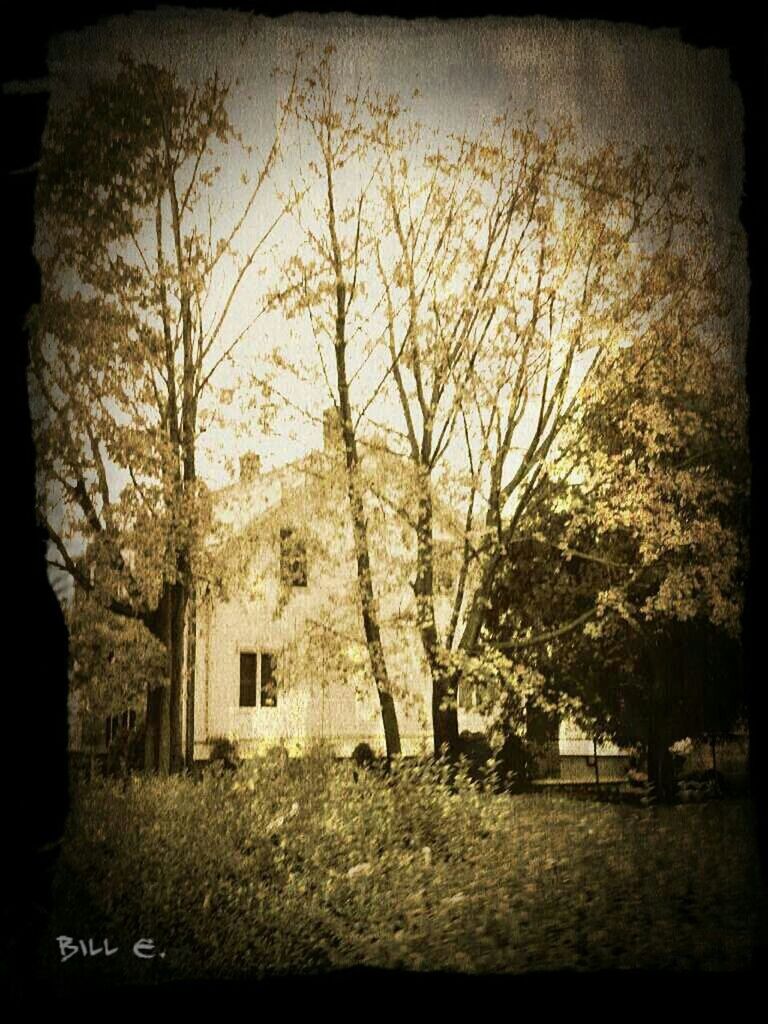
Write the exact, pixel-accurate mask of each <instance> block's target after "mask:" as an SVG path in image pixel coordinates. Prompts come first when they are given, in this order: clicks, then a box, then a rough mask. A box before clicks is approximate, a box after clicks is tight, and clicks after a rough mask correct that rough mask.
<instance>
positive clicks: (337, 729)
mask: <svg viewBox="0 0 768 1024" xmlns="http://www.w3.org/2000/svg"><path fill="white" fill-rule="evenodd" d="M330 413H331V414H333V415H330V414H326V417H325V423H324V443H323V448H322V450H319V451H314V452H311V453H310V454H309V455H307V456H306V457H304V458H302V459H300V460H298V461H297V462H293V463H291V464H290V465H287V466H283V467H281V468H279V469H275V470H272V471H270V472H261V470H260V464H259V459H258V456H256V455H254V454H249V455H246V456H244V457H243V458H242V459H241V463H240V479H239V481H238V482H237V483H236V484H233V485H232V486H230V487H227V488H224V489H223V490H221V491H218V492H216V493H215V494H214V495H213V503H214V518H215V522H216V527H215V530H214V532H213V534H212V536H211V539H210V541H209V545H208V550H209V552H210V557H211V565H212V566H213V568H212V570H211V582H210V583H209V584H207V585H206V584H203V585H202V586H201V587H199V588H198V599H197V607H196V614H195V619H196V622H195V632H194V638H195V640H194V644H193V645H192V647H193V649H194V653H193V654H192V655H191V658H192V664H193V666H194V712H193V714H192V715H191V717H192V718H193V719H194V757H195V759H196V760H199V759H205V758H207V757H208V756H209V755H210V752H211V746H212V743H213V742H214V741H215V740H217V739H220V738H226V739H229V740H230V741H232V742H234V743H236V745H237V748H238V751H239V752H240V753H241V754H242V755H245V756H247V755H248V754H250V753H257V752H261V751H264V750H265V749H267V748H269V747H270V746H274V745H277V744H282V745H284V746H286V747H287V749H288V750H289V751H291V752H293V753H298V752H300V751H301V750H304V749H306V748H307V747H308V745H310V744H311V743H312V742H315V741H324V742H326V743H328V744H330V745H331V746H332V747H333V749H334V750H335V751H336V752H337V753H338V754H339V755H349V754H351V753H352V751H353V750H354V748H355V747H356V746H357V745H358V744H359V743H367V744H369V745H370V747H371V748H372V749H373V750H374V751H375V752H377V753H380V752H383V750H384V735H383V728H382V723H381V713H380V709H379V703H378V696H377V694H376V690H375V686H374V683H373V679H372V675H371V672H370V668H369V663H368V652H367V648H366V646H365V643H364V639H363V630H362V622H361V615H360V610H359V597H358V589H357V588H358V584H357V567H356V560H355V555H354V545H353V537H352V528H351V522H350V516H349V511H348V498H347V491H346V470H345V466H344V462H343V451H342V447H341V438H340V431H339V430H338V429H337V428H336V426H335V420H334V415H335V413H334V412H333V410H331V411H330ZM363 462H364V466H363V470H362V471H363V472H364V473H366V474H367V475H368V483H369V484H371V487H372V489H373V490H374V491H377V492H380V493H377V494H374V495H369V506H368V508H367V515H368V524H369V542H370V548H371V561H372V564H373V569H374V586H375V590H376V595H377V599H378V602H379V607H378V613H379V619H380V624H381V632H382V643H383V646H384V651H385V655H386V660H387V667H388V671H389V675H390V682H391V686H392V691H393V695H394V697H395V702H396V706H397V713H398V724H399V728H400V737H401V745H402V750H403V753H404V754H418V753H422V752H426V751H428V750H430V749H431V745H432V728H431V685H430V679H429V673H428V669H427V666H426V662H425V660H424V658H423V654H422V651H421V644H420V640H419V636H418V633H417V632H416V630H415V624H414V611H415V606H414V598H413V592H412V589H411V586H410V584H409V582H408V578H409V569H410V571H411V573H412V552H411V551H410V548H409V545H410V543H411V538H410V536H409V531H408V530H401V529H400V527H399V525H398V522H397V518H396V516H395V515H394V514H393V513H392V511H391V508H387V506H386V501H387V500H393V499H395V500H396V492H397V488H398V486H399V484H398V481H399V477H400V475H401V474H402V471H403V465H402V463H401V461H400V460H398V459H397V458H396V457H395V456H393V455H391V454H390V453H387V452H384V451H380V452H370V451H367V452H366V454H365V455H364V457H363ZM369 490H370V489H369V488H368V487H366V491H367V492H368V491H369ZM444 547H447V545H444ZM436 548H437V555H436V557H437V558H438V559H439V558H440V551H441V550H442V548H441V545H440V538H439V537H438V543H437V544H436ZM440 578H441V580H443V583H444V584H445V589H446V594H445V597H444V598H438V605H439V606H441V610H442V612H443V613H444V614H446V615H447V614H448V608H449V604H448V600H449V599H448V595H447V586H448V584H449V583H450V582H451V581H450V580H448V579H447V577H446V572H445V567H441V572H440ZM479 724H480V719H479V715H478V714H477V713H476V712H474V711H472V710H465V711H462V713H461V722H460V725H461V727H462V728H477V727H478V726H479Z"/></svg>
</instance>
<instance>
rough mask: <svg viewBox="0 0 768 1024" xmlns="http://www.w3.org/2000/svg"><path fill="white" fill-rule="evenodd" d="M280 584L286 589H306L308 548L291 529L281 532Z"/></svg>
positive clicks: (284, 528)
mask: <svg viewBox="0 0 768 1024" xmlns="http://www.w3.org/2000/svg"><path fill="white" fill-rule="evenodd" d="M280 582H281V583H282V584H283V585H284V586H286V587H306V585H307V548H306V545H305V544H304V541H303V540H300V539H299V538H298V537H297V536H296V531H295V530H292V529H291V528H290V527H287V526H286V527H283V528H282V529H281V530H280Z"/></svg>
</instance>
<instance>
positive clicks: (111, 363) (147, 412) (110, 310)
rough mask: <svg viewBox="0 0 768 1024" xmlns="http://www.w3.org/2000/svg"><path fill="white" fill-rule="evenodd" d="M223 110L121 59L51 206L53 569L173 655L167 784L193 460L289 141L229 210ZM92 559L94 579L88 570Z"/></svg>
mask: <svg viewBox="0 0 768 1024" xmlns="http://www.w3.org/2000/svg"><path fill="white" fill-rule="evenodd" d="M227 94H228V87H227V86H226V85H225V84H224V83H222V81H221V80H220V78H219V76H218V74H213V75H212V76H210V77H208V78H206V79H205V80H204V81H202V82H200V83H198V84H195V85H185V84H183V83H180V82H179V81H178V80H177V78H176V76H175V75H174V74H173V73H172V72H171V71H169V70H167V69H165V68H161V67H155V66H152V65H149V64H141V63H136V62H135V61H134V60H132V59H131V58H128V57H126V58H124V59H123V60H122V62H121V67H120V69H119V71H118V72H117V74H116V75H115V76H114V77H113V78H110V79H102V80H98V81H93V82H91V84H90V85H89V87H88V89H87V92H86V94H85V95H83V96H80V97H78V98H76V99H75V100H74V101H73V102H72V103H71V104H70V105H68V106H66V107H64V108H63V109H60V110H58V111H57V112H56V115H55V117H52V119H51V122H50V124H49V126H48V129H47V132H46V137H45V140H44V152H43V159H42V165H41V171H40V179H39V188H38V217H39V220H38V238H37V255H38V259H39V261H40V264H41V268H42V300H41V303H40V306H39V307H38V308H37V309H36V310H35V311H33V315H32V316H31V320H30V326H31V344H30V354H31V365H30V390H31V395H32V402H31V407H32V414H33V421H34V429H35V442H36V446H37V467H38V481H39V483H38V498H39V502H38V504H39V512H40V515H41V517H42V519H43V522H44V524H45V526H46V528H47V530H48V535H49V537H50V540H51V546H52V550H53V551H54V553H55V556H54V557H53V558H52V559H51V565H52V566H53V567H54V568H55V569H56V570H57V571H63V572H66V573H68V574H69V575H70V576H72V578H73V579H74V580H75V581H76V582H77V584H78V585H79V586H80V587H81V588H82V589H83V590H85V591H89V592H92V593H93V594H94V596H96V597H97V598H98V599H99V600H100V601H101V603H102V604H103V606H104V607H105V608H106V609H108V610H109V611H111V612H114V613H116V614H119V615H122V616H124V617H129V618H136V619H138V620H140V621H142V622H143V623H144V624H145V625H146V626H147V627H148V628H149V629H150V631H151V632H152V633H153V634H154V635H155V636H156V637H158V638H159V639H160V640H161V641H162V643H163V644H164V645H165V647H166V650H167V652H168V660H169V665H168V676H169V679H170V685H169V687H168V688H153V689H152V691H151V693H150V694H149V695H148V726H149V728H148V742H149V744H150V745H151V746H152V747H153V748H154V753H153V757H152V758H151V760H153V761H154V764H155V767H158V768H161V769H162V770H165V771H167V770H169V769H172V770H178V769H179V768H180V767H181V765H182V763H183V760H184V732H183V723H182V693H183V683H184V678H183V677H184V664H185V635H186V631H187V629H188V615H189V609H190V602H191V601H192V599H193V593H194V580H195V568H196V565H195V563H196V558H197V553H198V551H199V547H200V545H199V541H200V538H201V537H202V535H203V534H204V531H205V528H206V501H205V487H204V486H203V485H202V484H201V482H200V481H199V480H198V471H197V448H198V442H199V438H200V435H201V434H202V432H204V431H205V430H206V429H207V427H209V426H210V425H211V423H212V422H213V421H214V420H215V417H216V408H215V405H214V404H213V403H211V402H210V398H212V397H214V386H213V385H214V376H215V374H216V371H217V370H218V369H219V367H221V366H222V364H223V363H225V362H226V361H227V360H229V359H230V357H231V353H232V351H233V349H234V347H235V346H236V345H237V344H238V343H239V342H240V340H241V338H242V337H243V336H244V335H245V334H246V333H247V331H248V328H249V327H250V324H249V325H247V326H246V327H245V328H243V329H242V330H241V331H239V332H238V333H237V334H235V335H234V336H233V334H232V331H231V330H230V329H229V327H228V323H229V319H228V317H229V314H230V311H231V308H232V304H233V302H234V300H235V297H236V295H237V293H238V292H239V291H240V289H241V286H242V284H243V282H244V281H245V280H247V279H248V276H249V271H250V270H251V268H252V267H253V265H254V261H255V259H256V257H257V256H258V255H259V253H260V252H261V251H262V250H263V249H264V246H265V244H266V242H267V240H268V239H269V237H270V235H271V233H272V230H273V228H274V223H273V224H272V225H269V226H267V228H266V230H263V231H262V232H260V233H258V234H255V235H254V233H253V232H252V233H251V239H250V240H249V242H248V244H247V247H246V249H245V251H244V252H242V253H239V252H238V251H237V249H236V245H237V244H239V242H240V240H241V239H242V237H243V235H244V230H243V229H244V227H245V226H246V225H247V224H248V222H249V219H250V215H251V213H252V211H253V210H254V208H255V205H256V201H257V198H258V196H259V193H260V192H261V190H262V187H263V185H264V182H265V181H266V180H267V177H268V175H269V174H270V172H271V170H272V168H273V167H274V164H275V161H276V160H277V158H278V153H279V146H280V126H279V125H278V128H277V131H276V135H275V139H274V142H273V144H272V146H271V148H270V149H269V151H268V152H267V154H266V156H264V157H263V159H262V161H261V163H260V164H259V166H258V169H257V173H256V177H255V181H254V182H253V183H252V184H251V185H249V186H248V190H247V194H246V197H245V199H244V201H243V203H242V206H241V207H240V209H239V212H236V213H235V214H234V216H232V215H231V213H228V212H225V211H222V210H221V209H220V208H218V209H217V203H216V194H215V185H216V182H217V180H218V178H219V176H220V173H221V165H222V160H223V156H222V154H223V153H225V152H227V150H228V148H231V146H232V145H233V144H234V143H238V142H239V143H240V144H241V145H243V144H242V140H241V138H240V136H239V135H238V133H237V132H236V131H235V129H234V126H233V125H232V123H231V121H230V119H229V116H228V113H227V109H226V100H227ZM244 148H245V153H246V156H247V157H250V156H251V151H250V149H249V148H247V147H244ZM246 180H247V179H246ZM220 205H221V204H218V206H219V207H220ZM217 213H218V218H217ZM279 217H280V214H278V219H279ZM206 399H208V400H209V401H206ZM95 541H97V542H98V544H97V546H96V549H94V550H95V552H96V553H95V557H96V558H97V560H98V563H99V567H98V572H97V573H96V575H95V579H91V578H90V577H89V576H87V575H85V574H83V572H82V571H81V569H80V567H79V566H78V562H77V560H76V557H75V556H76V553H77V548H78V546H79V547H84V546H87V547H89V549H90V547H91V546H93V544H94V542H95ZM188 699H189V700H190V701H191V700H193V694H192V693H191V692H190V693H189V694H188ZM190 744H191V735H188V736H187V751H186V753H187V757H190V756H191V746H190Z"/></svg>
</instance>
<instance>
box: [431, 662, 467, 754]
mask: <svg viewBox="0 0 768 1024" xmlns="http://www.w3.org/2000/svg"><path fill="white" fill-rule="evenodd" d="M460 678H461V676H460V673H458V672H452V673H450V674H443V675H436V676H433V679H432V728H433V731H434V742H435V756H436V757H440V756H441V755H446V756H447V757H448V758H450V760H452V761H454V760H456V759H457V758H458V756H459V708H458V701H457V696H458V687H459V681H460Z"/></svg>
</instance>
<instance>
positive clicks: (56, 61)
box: [49, 8, 743, 485]
mask: <svg viewBox="0 0 768 1024" xmlns="http://www.w3.org/2000/svg"><path fill="white" fill-rule="evenodd" d="M331 41H332V42H333V43H334V44H335V45H336V47H337V66H338V67H340V68H343V69H344V74H346V75H347V76H348V79H349V82H350V83H351V82H352V81H354V80H355V79H356V78H357V77H358V76H363V77H365V78H366V79H368V80H369V81H370V82H371V84H372V86H373V87H374V88H378V89H380V90H382V91H383V92H397V93H400V94H401V95H402V96H404V97H410V96H412V94H413V92H414V90H415V89H418V90H419V92H420V94H421V95H420V98H419V99H418V101H414V106H413V109H414V114H415V115H416V116H418V117H419V119H420V120H421V121H423V122H424V123H426V124H429V125H430V126H431V127H435V128H439V129H441V130H448V131H463V130H465V129H467V128H470V127H472V126H474V125H476V124H477V123H478V122H479V121H480V120H482V119H483V118H491V117H492V116H493V115H494V114H497V113H500V112H501V111H502V110H503V109H505V108H507V107H511V109H512V110H513V111H514V112H516V113H520V114H523V113H524V112H525V111H526V110H528V109H531V110H533V111H534V112H535V113H536V114H537V115H538V116H539V117H542V118H551V119H555V118H557V117H559V116H566V117H569V118H570V119H571V120H572V121H573V123H574V125H575V126H576V129H577V131H578V133H579V135H580V137H581V138H582V139H583V141H584V143H585V145H586V146H591V145H593V144H599V143H604V142H608V141H613V142H616V143H618V144H621V145H624V144H630V143H638V144H642V143H647V144H649V145H651V146H653V147H659V146H662V145H665V144H667V143H669V144H673V145H674V144H682V145H685V146H690V147H692V148H694V149H695V150H696V151H698V152H699V153H701V154H702V156H703V157H704V158H705V168H704V171H703V178H702V181H701V186H702V191H703V196H704V199H705V202H707V204H708V205H709V206H710V208H711V209H712V210H713V211H715V212H716V214H717V216H718V220H719V222H720V223H721V224H722V225H723V227H724V228H730V227H733V226H735V225H736V224H737V223H738V203H739V197H740V193H741V182H742V173H743V162H742V161H743V158H742V141H741V134H742V111H741V102H740V97H739V94H738V90H737V88H736V87H735V85H734V84H733V83H732V82H731V81H730V76H729V67H728V58H727V54H726V53H725V52H723V51H719V50H712V49H709V50H699V49H696V48H694V47H691V46H689V45H685V44H683V43H681V42H680V41H679V39H678V38H677V36H676V34H675V33H674V32H668V31H651V30H648V29H644V28H637V27H633V26H616V25H610V24H605V23H583V22H573V23H568V22H558V21H549V20H539V19H524V20H517V19H497V18H484V19H478V20H476V21H432V20H422V21H409V22H406V21H399V20H396V19H390V18H364V17H358V16H352V15H340V16H339V15H325V16H324V15H289V16H284V17H281V18H276V19H266V18H260V17H253V16H250V15H245V14H239V13H228V12H222V11H215V12H214V11H208V12H204V11H197V10H196V11H184V10H181V9H179V8H167V9H162V8H161V9H160V10H159V11H156V12H153V13H137V14H133V15H130V16H124V17H118V18H113V19H110V20H109V21H106V22H104V23H103V24H100V25H98V26H95V27H93V28H91V29H88V30H84V31H80V32H77V33H70V34H67V35H63V36H61V37H58V38H57V39H54V40H53V41H52V43H51V49H50V60H49V71H50V80H51V90H52V100H53V103H58V102H62V101H65V100H66V99H67V98H68V97H70V96H71V95H72V92H73V90H78V89H79V88H81V87H82V86H83V84H84V83H85V81H86V80H87V78H88V77H90V76H92V75H95V76H97V77H98V76H101V75H102V74H104V75H110V74H111V73H113V72H114V69H115V66H116V60H117V56H118V54H119V53H120V52H122V51H128V52H131V53H133V54H134V55H135V56H137V57H140V58H142V59H145V60H150V61H152V62H155V63H161V64H169V65H171V66H172V67H173V68H174V70H175V71H176V72H177V74H178V75H179V77H180V78H181V79H182V80H184V79H198V80H199V79H201V78H204V77H206V76H207V75H209V74H210V73H211V72H212V71H213V70H214V69H217V70H218V71H219V73H220V74H221V75H222V76H223V77H225V78H226V79H228V80H229V81H231V82H235V81H237V83H238V84H237V85H236V86H234V87H233V90H232V93H231V102H230V105H229V110H230V114H231V116H232V119H233V121H234V122H235V124H236V125H237V127H238V128H240V129H241V130H242V131H243V132H244V133H245V134H246V135H247V136H248V140H249V141H256V142H257V143H261V144H262V145H269V142H270V141H271V134H272V131H273V123H274V117H275V111H276V101H277V96H278V91H277V90H278V86H277V85H276V83H275V82H274V81H273V79H272V78H271V77H270V72H271V70H272V69H273V68H274V66H275V65H277V64H282V65H285V64H288V63H290V61H291V59H292V57H293V55H294V54H295V53H296V51H297V50H299V49H300V48H303V47H306V46H307V45H308V44H317V45H319V46H321V47H322V46H324V45H325V44H326V43H328V42H331ZM292 159H295V155H293V154H287V161H286V168H287V171H288V172H289V173H290V169H291V160H292ZM226 173H227V176H226V177H225V178H224V180H223V182H222V186H223V189H224V190H225V191H226V193H227V194H231V196H232V199H233V202H235V203H236V200H237V195H238V184H237V179H238V178H239V173H240V167H232V168H228V169H227V172H226ZM268 214H269V210H268V209H265V210H264V211H263V213H262V214H261V216H262V220H263V222H266V219H267V216H268ZM234 313H235V316H234V321H233V329H236V328H237V325H238V324H240V323H242V322H243V321H244V318H245V317H246V316H247V310H246V309H245V308H244V307H242V308H240V309H238V310H235V311H234ZM260 329H263V330H264V331H265V332H266V334H267V336H265V338H264V339H263V340H264V342H265V344H266V343H268V342H269V341H270V340H274V339H270V338H269V337H268V334H269V331H272V332H275V331H279V330H280V327H279V324H276V323H275V322H274V321H273V322H272V323H271V325H265V326H264V327H263V328H260ZM220 383H226V382H225V381H224V382H221V381H220ZM279 429H280V434H279V436H278V437H277V438H271V439H269V438H264V437H262V436H261V435H260V434H259V433H258V431H254V432H252V433H251V435H250V436H246V437H243V438H238V439H237V440H232V441H231V442H230V443H229V448H230V450H231V453H232V454H236V453H237V451H242V450H245V449H248V448H255V449H257V450H260V451H261V454H262V456H263V458H264V461H265V464H266V465H278V464H280V463H281V462H285V461H287V460H289V459H291V458H295V457H296V456H297V455H299V454H301V453H302V452H303V451H305V450H306V449H307V448H308V447H312V446H316V445H318V444H319V438H320V431H319V428H318V427H317V426H315V425H312V424H306V425H303V424H302V423H300V422H288V420H283V421H281V422H280V425H279ZM221 447H222V446H221V444H220V439H218V440H216V441H215V443H213V444H212V445H209V447H208V449H207V450H204V451H203V455H202V463H203V464H202V465H201V470H202V474H203V476H205V477H207V478H208V480H209V482H211V483H212V484H214V485H215V484H218V483H225V482H227V472H228V470H227V467H226V465H225V464H224V462H223V460H222V459H221ZM224 447H227V445H225V446H224Z"/></svg>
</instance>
